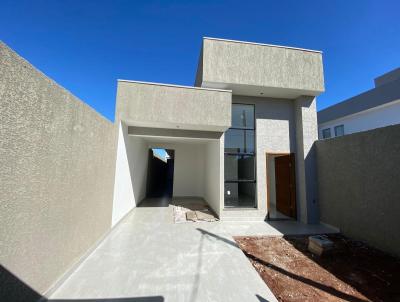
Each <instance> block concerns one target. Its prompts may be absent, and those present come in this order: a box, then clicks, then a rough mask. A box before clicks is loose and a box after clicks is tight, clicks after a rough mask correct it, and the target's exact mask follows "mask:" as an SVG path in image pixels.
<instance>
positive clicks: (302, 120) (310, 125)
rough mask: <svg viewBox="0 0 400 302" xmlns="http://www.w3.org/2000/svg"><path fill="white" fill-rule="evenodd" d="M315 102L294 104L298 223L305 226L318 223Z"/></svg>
mask: <svg viewBox="0 0 400 302" xmlns="http://www.w3.org/2000/svg"><path fill="white" fill-rule="evenodd" d="M316 102H317V101H316V98H315V97H310V96H303V97H300V98H297V99H296V100H295V101H294V113H295V121H296V155H295V156H296V157H295V160H296V197H297V200H296V206H297V219H298V220H300V221H302V222H304V223H318V222H319V217H318V198H317V197H318V196H317V175H316V173H317V170H316V169H317V168H316V157H315V141H316V140H317V139H318V124H317V109H316Z"/></svg>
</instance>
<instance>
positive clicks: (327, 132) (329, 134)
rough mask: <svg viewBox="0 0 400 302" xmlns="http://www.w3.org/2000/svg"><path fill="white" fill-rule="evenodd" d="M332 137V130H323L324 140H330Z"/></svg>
mask: <svg viewBox="0 0 400 302" xmlns="http://www.w3.org/2000/svg"><path fill="white" fill-rule="evenodd" d="M330 137H331V128H326V129H323V130H322V138H330Z"/></svg>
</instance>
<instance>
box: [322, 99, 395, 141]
mask: <svg viewBox="0 0 400 302" xmlns="http://www.w3.org/2000/svg"><path fill="white" fill-rule="evenodd" d="M395 124H400V100H397V101H394V102H390V103H387V104H385V105H382V106H378V107H375V108H372V109H369V110H365V111H361V112H358V113H356V114H352V115H348V116H345V117H343V118H340V119H336V120H332V121H329V122H326V123H322V124H319V125H318V133H319V138H320V139H322V130H323V129H326V128H331V137H334V136H335V130H334V127H335V126H339V125H344V134H351V133H355V132H361V131H366V130H371V129H375V128H380V127H385V126H389V125H395Z"/></svg>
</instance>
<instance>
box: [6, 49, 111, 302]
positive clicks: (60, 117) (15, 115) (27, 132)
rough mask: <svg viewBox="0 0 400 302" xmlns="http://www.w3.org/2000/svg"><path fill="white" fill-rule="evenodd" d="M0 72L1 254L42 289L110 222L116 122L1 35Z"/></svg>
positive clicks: (8, 265)
mask: <svg viewBox="0 0 400 302" xmlns="http://www.w3.org/2000/svg"><path fill="white" fill-rule="evenodd" d="M0 80H1V81H0V117H1V122H0V167H1V169H0V196H1V199H0V222H1V225H0V262H1V265H2V266H3V267H4V268H5V269H6V270H8V271H9V272H11V273H12V274H13V275H14V276H16V277H17V278H18V279H19V280H21V281H23V282H24V283H26V284H27V285H28V286H30V287H31V288H32V289H33V290H35V291H36V292H38V293H40V294H43V293H44V292H46V291H47V290H48V289H49V288H51V286H52V285H53V284H54V283H55V282H56V281H57V280H58V278H60V277H61V276H62V275H63V274H64V273H65V272H66V271H67V270H68V269H69V268H71V267H72V266H73V265H74V263H76V262H77V261H79V259H80V257H82V255H84V253H85V252H86V251H87V250H88V249H90V248H91V247H92V246H93V245H94V244H95V243H96V242H97V241H98V240H99V239H100V238H101V237H102V236H103V235H104V234H105V233H106V232H107V231H108V230H109V229H110V227H111V215H112V201H113V187H114V174H115V160H116V139H117V136H116V134H117V128H116V127H115V125H114V124H113V123H111V122H110V121H108V120H106V119H105V118H104V117H102V116H100V115H99V114H98V113H97V112H96V111H94V110H93V109H91V108H90V107H89V106H87V105H86V104H84V103H83V102H81V101H80V100H79V99H77V98H76V97H74V96H73V95H72V94H71V93H69V92H68V91H66V90H65V89H63V88H62V87H60V86H59V85H58V84H56V83H55V82H54V81H52V80H51V79H49V78H48V77H46V76H45V75H44V74H42V73H41V72H40V71H38V70H36V69H35V68H34V67H33V66H32V65H31V64H29V63H28V62H27V61H25V60H24V59H23V58H21V57H20V56H18V55H17V54H16V53H15V52H13V51H12V50H11V49H10V48H8V47H7V46H6V45H5V44H4V43H2V42H1V41H0ZM110 101H111V100H110ZM2 278H3V279H4V278H6V277H5V274H4V273H3V274H1V273H0V284H3V285H4V282H5V280H2ZM3 290H4V288H3ZM19 294H21V293H19ZM0 300H1V298H0ZM22 300H24V301H25V300H28V299H22Z"/></svg>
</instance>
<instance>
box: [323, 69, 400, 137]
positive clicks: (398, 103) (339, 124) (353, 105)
mask: <svg viewBox="0 0 400 302" xmlns="http://www.w3.org/2000/svg"><path fill="white" fill-rule="evenodd" d="M399 123H400V68H397V69H395V70H392V71H390V72H388V73H386V74H384V75H382V76H380V77H378V78H376V79H375V88H373V89H371V90H369V91H366V92H364V93H362V94H360V95H357V96H355V97H352V98H350V99H348V100H345V101H343V102H341V103H338V104H336V105H333V106H331V107H328V108H326V109H324V110H321V111H319V112H318V130H319V138H320V139H327V138H331V137H336V136H342V135H346V134H351V133H355V132H361V131H366V130H371V129H375V128H380V127H385V126H390V125H395V124H399Z"/></svg>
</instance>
